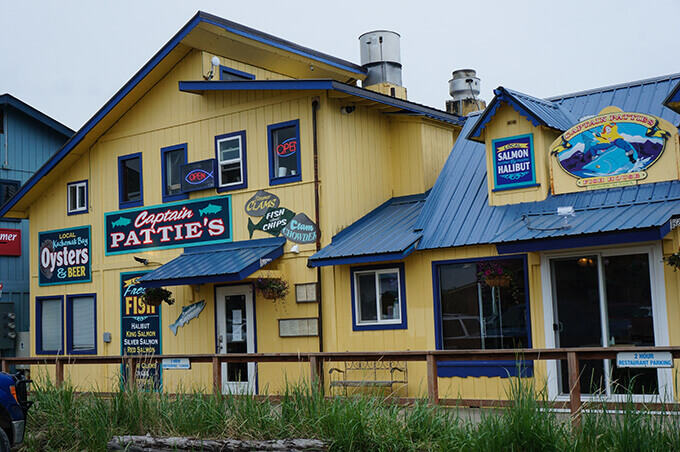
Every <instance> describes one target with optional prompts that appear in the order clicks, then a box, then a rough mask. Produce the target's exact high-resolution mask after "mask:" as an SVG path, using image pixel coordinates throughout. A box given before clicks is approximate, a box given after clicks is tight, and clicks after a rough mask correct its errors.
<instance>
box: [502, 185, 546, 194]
mask: <svg viewBox="0 0 680 452" xmlns="http://www.w3.org/2000/svg"><path fill="white" fill-rule="evenodd" d="M540 186H541V184H531V185H522V186H521V187H506V188H494V189H492V190H491V191H492V192H497V191H507V190H517V189H518V188H535V187H540Z"/></svg>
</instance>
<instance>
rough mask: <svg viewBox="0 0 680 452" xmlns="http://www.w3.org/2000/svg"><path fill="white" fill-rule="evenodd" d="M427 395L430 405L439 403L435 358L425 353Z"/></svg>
mask: <svg viewBox="0 0 680 452" xmlns="http://www.w3.org/2000/svg"><path fill="white" fill-rule="evenodd" d="M427 397H428V399H429V401H430V404H432V405H438V404H439V381H438V379H437V358H436V357H435V356H434V355H432V354H428V355H427Z"/></svg>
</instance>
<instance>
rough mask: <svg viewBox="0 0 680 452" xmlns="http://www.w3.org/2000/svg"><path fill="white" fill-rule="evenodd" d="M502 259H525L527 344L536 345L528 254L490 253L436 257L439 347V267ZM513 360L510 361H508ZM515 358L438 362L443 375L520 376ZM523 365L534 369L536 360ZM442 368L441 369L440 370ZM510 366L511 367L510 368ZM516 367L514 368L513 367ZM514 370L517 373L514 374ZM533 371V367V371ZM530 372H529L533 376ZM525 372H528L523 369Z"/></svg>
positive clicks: (438, 337)
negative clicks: (477, 256)
mask: <svg viewBox="0 0 680 452" xmlns="http://www.w3.org/2000/svg"><path fill="white" fill-rule="evenodd" d="M499 259H522V261H523V264H524V297H525V303H526V320H525V322H526V325H527V342H528V344H527V348H531V347H532V338H531V311H530V310H531V305H530V301H529V265H528V261H527V256H526V254H515V255H509V256H489V257H481V258H476V259H449V260H444V261H432V295H433V297H432V298H433V301H434V302H433V308H434V343H435V348H436V349H437V350H443V349H444V341H443V339H442V336H443V332H442V301H441V290H439V287H440V283H439V267H440V266H442V265H448V264H462V263H477V262H483V261H493V260H499ZM508 363H509V364H508ZM516 364H517V363H515V362H514V361H441V362H440V363H438V364H437V375H438V376H440V377H504V376H506V377H507V376H508V371H510V376H517V374H518V368H517V366H516ZM520 367H522V368H524V367H526V368H527V369H529V368H530V367H531V369H533V362H531V366H529V362H524V363H521V365H520ZM440 368H441V370H440ZM506 369H507V370H506ZM513 369H514V370H513ZM513 372H514V375H513ZM531 372H532V373H531V375H533V370H532V371H531ZM531 375H527V376H531ZM522 376H525V375H524V372H522Z"/></svg>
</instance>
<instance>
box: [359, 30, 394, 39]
mask: <svg viewBox="0 0 680 452" xmlns="http://www.w3.org/2000/svg"><path fill="white" fill-rule="evenodd" d="M373 33H390V34H393V35H397V36H398V37H400V38H401V35H400V34H399V33H397V32H396V31H392V30H373V31H367V32H366V33H363V34H361V35H359V38H358V39H359V40H361V38H363V37H364V36H366V35H370V34H373Z"/></svg>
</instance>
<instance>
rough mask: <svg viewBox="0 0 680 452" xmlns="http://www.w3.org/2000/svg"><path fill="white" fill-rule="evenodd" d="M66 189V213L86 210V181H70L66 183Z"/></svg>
mask: <svg viewBox="0 0 680 452" xmlns="http://www.w3.org/2000/svg"><path fill="white" fill-rule="evenodd" d="M66 191H67V196H68V200H67V213H68V214H69V215H73V214H76V213H86V212H87V181H86V180H82V181H79V182H71V183H69V184H66Z"/></svg>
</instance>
